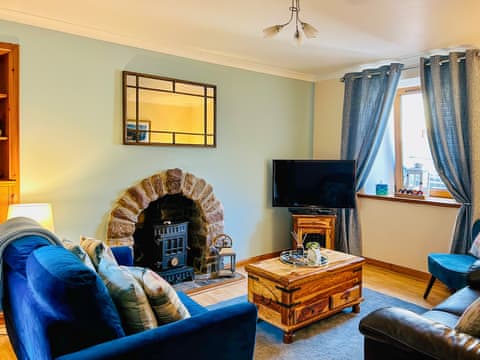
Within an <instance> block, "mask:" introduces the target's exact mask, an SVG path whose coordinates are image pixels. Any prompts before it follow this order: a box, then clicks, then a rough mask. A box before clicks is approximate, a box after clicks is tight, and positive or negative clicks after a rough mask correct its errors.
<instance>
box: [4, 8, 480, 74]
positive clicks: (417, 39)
mask: <svg viewBox="0 0 480 360" xmlns="http://www.w3.org/2000/svg"><path fill="white" fill-rule="evenodd" d="M290 3H291V0H261V1H258V0H257V1H255V0H177V1H175V0H136V1H132V0H82V1H73V0H70V1H68V0H67V1H65V0H41V1H39V0H1V2H0V19H4V20H10V21H15V22H20V23H25V24H30V25H35V26H40V27H44V28H49V29H53V30H59V31H64V32H68V33H73V34H78V35H83V36H87V37H91V38H96V39H101V40H106V41H112V42H115V43H120V44H125V45H131V46H136V47H139V48H145V49H150V50H155V51H159V52H163V53H168V54H174V55H179V56H185V57H189V58H193V59H198V60H204V61H209V62H213V63H217V64H225V65H230V66H235V67H240V68H244V69H251V70H256V71H261V72H266V73H271V74H277V75H282V76H288V77H293V78H299V79H305V80H315V79H324V78H331V77H336V76H340V75H342V74H343V73H345V72H346V71H351V70H354V69H356V68H358V67H359V66H360V65H366V64H379V63H383V62H385V61H387V60H388V61H390V60H397V61H403V62H407V63H409V62H416V61H417V58H418V56H420V55H424V54H429V53H432V52H434V51H437V50H439V49H450V48H464V47H473V46H479V45H480V25H479V16H480V0H301V12H300V16H301V18H302V20H303V21H306V22H309V23H310V24H312V25H314V26H315V27H316V28H317V29H318V30H319V34H318V35H317V37H316V38H315V39H308V40H305V41H304V43H303V44H302V45H301V46H297V45H295V43H294V41H293V32H294V29H293V26H292V25H291V26H289V27H287V28H285V29H284V30H283V31H282V33H280V34H279V35H278V36H277V37H275V38H271V39H266V38H264V37H263V33H262V29H263V28H265V27H267V26H270V25H274V24H280V23H283V22H285V21H286V20H288V18H289V15H290V12H289V10H288V7H289V6H290ZM0 30H1V29H0Z"/></svg>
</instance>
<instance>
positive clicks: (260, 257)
mask: <svg viewBox="0 0 480 360" xmlns="http://www.w3.org/2000/svg"><path fill="white" fill-rule="evenodd" d="M282 251H283V250H280V251H274V252H271V253H268V254H263V255H258V256H253V257H251V258H248V259H244V260H240V261H237V266H238V267H242V266H245V265H248V264H251V263H255V262H258V261H262V260H267V259H272V258H274V257H279V256H280V253H281V252H282Z"/></svg>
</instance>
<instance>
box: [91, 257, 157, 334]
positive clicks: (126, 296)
mask: <svg viewBox="0 0 480 360" xmlns="http://www.w3.org/2000/svg"><path fill="white" fill-rule="evenodd" d="M98 273H99V275H100V277H101V278H102V280H103V282H104V283H105V285H106V287H107V289H108V292H109V293H110V296H111V297H112V299H113V302H114V303H115V305H116V307H117V309H118V312H119V313H120V318H121V319H122V324H123V328H124V330H125V332H126V333H127V334H134V333H138V332H141V331H144V330H148V329H153V328H155V327H157V325H158V323H157V320H156V318H155V314H154V313H153V311H152V308H151V307H150V304H149V302H148V298H147V296H146V294H145V291H144V290H143V288H142V286H141V285H140V284H139V283H138V281H137V280H136V279H135V278H134V277H133V276H132V275H131V274H130V273H129V272H128V271H127V270H126V268H124V267H123V266H118V265H117V264H114V263H112V262H110V261H109V259H106V258H103V259H101V260H100V263H99V265H98Z"/></svg>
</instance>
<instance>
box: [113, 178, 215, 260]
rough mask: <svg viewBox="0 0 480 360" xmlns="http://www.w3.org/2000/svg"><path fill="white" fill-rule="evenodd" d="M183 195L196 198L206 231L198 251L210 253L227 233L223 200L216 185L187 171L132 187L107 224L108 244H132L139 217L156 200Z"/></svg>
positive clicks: (193, 199)
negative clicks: (225, 231) (217, 241)
mask: <svg viewBox="0 0 480 360" xmlns="http://www.w3.org/2000/svg"><path fill="white" fill-rule="evenodd" d="M175 194H179V195H182V196H184V197H185V198H187V199H190V200H192V201H193V202H194V203H195V205H196V206H197V208H198V212H199V216H198V220H199V222H200V224H197V226H199V227H200V229H199V233H200V234H204V236H200V237H199V238H200V239H204V240H201V241H204V244H198V239H197V240H196V242H197V244H196V246H197V251H199V252H200V253H201V254H200V257H201V259H200V260H202V259H204V258H206V257H208V256H209V249H210V248H211V246H212V240H213V239H214V238H215V237H216V236H217V235H219V234H222V233H223V232H224V223H223V219H224V214H223V206H222V204H221V202H220V201H219V200H218V199H217V198H216V197H215V194H214V193H213V188H212V186H211V185H210V184H208V183H207V182H206V181H205V180H203V179H200V178H197V177H196V176H194V175H192V174H190V173H188V172H184V171H182V170H181V169H169V170H165V171H162V172H160V173H158V174H155V175H152V176H150V177H148V178H145V179H143V180H141V181H140V182H139V183H137V184H136V185H134V186H132V187H130V188H128V189H127V190H125V192H124V193H123V194H122V195H121V196H120V198H119V199H118V200H117V201H116V203H115V205H114V207H113V208H112V210H111V212H110V216H109V220H108V224H107V244H108V245H110V246H115V245H128V246H132V247H133V244H134V242H135V240H134V237H133V233H134V232H135V228H136V224H137V222H138V220H139V216H140V215H141V214H142V213H143V211H144V210H145V209H146V208H147V207H148V206H149V204H150V203H151V202H152V201H156V200H158V199H160V198H162V197H164V196H165V195H175Z"/></svg>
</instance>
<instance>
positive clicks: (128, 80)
mask: <svg viewBox="0 0 480 360" xmlns="http://www.w3.org/2000/svg"><path fill="white" fill-rule="evenodd" d="M215 119H216V86H214V85H207V84H201V83H194V82H190V81H184V80H177V79H170V78H164V77H159V76H155V75H147V74H141V73H135V72H129V71H124V72H123V143H124V144H126V145H186V146H203V147H215V145H216V136H215V132H216V129H215V123H216V121H215Z"/></svg>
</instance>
